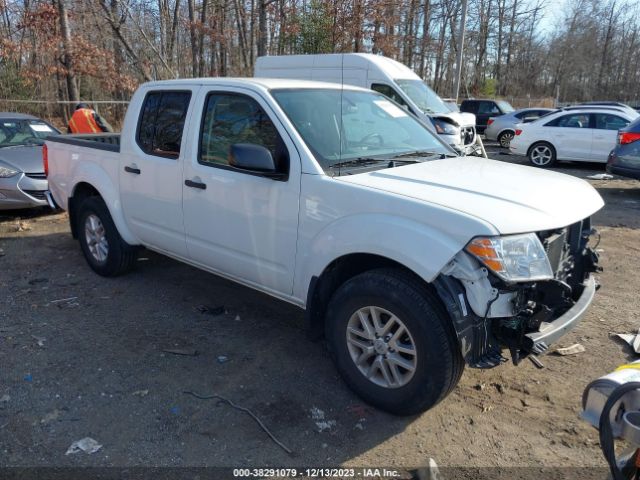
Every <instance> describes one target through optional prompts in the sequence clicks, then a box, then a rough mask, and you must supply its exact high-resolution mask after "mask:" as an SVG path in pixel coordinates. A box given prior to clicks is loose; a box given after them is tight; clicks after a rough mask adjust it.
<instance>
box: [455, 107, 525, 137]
mask: <svg viewBox="0 0 640 480" xmlns="http://www.w3.org/2000/svg"><path fill="white" fill-rule="evenodd" d="M460 111H461V112H467V113H472V114H474V115H475V116H476V131H477V132H478V133H484V131H485V129H486V128H487V123H488V120H489V118H491V117H497V116H499V115H504V114H505V113H511V112H513V111H514V108H513V107H512V106H511V104H510V103H509V102H505V101H504V100H486V99H482V100H480V99H475V98H469V99H466V100H463V101H462V103H461V104H460Z"/></svg>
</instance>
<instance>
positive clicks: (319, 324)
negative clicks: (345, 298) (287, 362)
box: [305, 253, 429, 340]
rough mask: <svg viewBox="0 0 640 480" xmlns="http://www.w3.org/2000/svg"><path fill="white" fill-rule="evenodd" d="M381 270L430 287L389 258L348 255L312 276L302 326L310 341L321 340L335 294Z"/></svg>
mask: <svg viewBox="0 0 640 480" xmlns="http://www.w3.org/2000/svg"><path fill="white" fill-rule="evenodd" d="M380 268H393V269H395V270H398V271H402V272H404V273H405V274H407V275H409V276H411V277H413V278H415V280H416V281H418V282H420V283H422V284H424V285H425V287H427V286H429V283H428V282H427V281H425V280H424V279H423V278H422V277H421V276H420V275H418V274H417V273H416V272H415V271H413V270H411V269H410V268H408V267H407V266H405V265H403V264H402V263H400V262H398V261H396V260H393V259H391V258H388V257H385V256H382V255H376V254H371V253H350V254H346V255H343V256H341V257H338V258H336V259H335V260H333V261H332V262H331V263H329V265H327V266H326V267H325V269H324V270H323V271H322V273H321V274H320V275H318V276H313V277H312V278H311V282H310V285H309V289H308V291H307V301H306V309H305V322H306V325H307V332H308V335H309V338H311V339H313V340H319V339H321V338H322V337H323V336H324V326H325V314H326V311H327V305H328V303H329V300H330V299H331V297H332V295H333V294H334V293H335V291H336V290H337V289H338V288H339V287H340V286H341V285H343V284H344V283H345V282H346V281H348V280H349V279H351V278H353V277H355V276H356V275H359V274H361V273H364V272H367V271H370V270H376V269H380Z"/></svg>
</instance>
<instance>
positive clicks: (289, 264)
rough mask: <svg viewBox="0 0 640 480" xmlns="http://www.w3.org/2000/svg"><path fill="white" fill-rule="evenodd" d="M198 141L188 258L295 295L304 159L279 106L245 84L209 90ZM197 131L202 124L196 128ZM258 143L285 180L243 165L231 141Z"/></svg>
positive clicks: (188, 194) (187, 217)
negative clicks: (236, 162) (233, 159)
mask: <svg viewBox="0 0 640 480" xmlns="http://www.w3.org/2000/svg"><path fill="white" fill-rule="evenodd" d="M198 105H202V106H203V108H202V109H201V110H200V112H201V113H200V114H199V115H198V120H197V121H198V122H200V128H199V129H198V130H199V131H198V132H197V135H198V137H197V138H195V137H194V138H193V139H192V145H197V146H198V147H197V148H194V149H193V151H192V152H191V153H190V158H189V159H188V161H187V162H186V163H185V170H184V180H185V185H184V186H183V188H184V222H185V231H186V242H187V250H188V253H189V257H190V258H191V259H192V260H193V261H194V262H196V263H198V264H200V265H202V266H204V267H206V268H208V269H210V270H214V271H216V272H218V273H220V274H223V275H226V276H229V277H231V278H233V279H237V280H241V281H244V282H245V283H249V284H253V285H256V286H260V287H263V288H266V289H267V290H271V291H273V292H276V293H279V294H284V295H290V294H291V293H292V291H293V271H294V266H295V254H296V241H297V226H298V201H299V196H300V159H299V157H298V154H297V151H296V149H295V147H294V145H293V143H292V141H291V139H290V138H289V137H288V135H287V133H286V131H285V130H284V128H283V127H282V125H281V124H280V122H279V121H278V119H277V118H276V117H275V115H274V113H273V111H272V110H271V109H270V108H269V106H268V105H267V104H266V102H264V100H262V99H261V98H260V97H259V96H256V95H255V94H253V93H248V92H247V91H245V90H243V89H237V90H232V91H229V90H227V89H225V91H216V90H213V89H212V90H210V91H204V90H203V92H202V93H201V95H200V96H199V99H198ZM194 130H195V129H194ZM238 143H245V144H246V143H249V144H257V145H262V146H264V147H266V148H267V149H268V150H269V151H270V152H271V154H272V156H273V158H274V160H275V163H276V167H277V169H278V171H279V172H282V173H286V174H287V178H286V179H284V180H283V179H280V180H274V179H272V178H267V177H265V176H261V175H258V174H255V173H251V172H248V171H243V170H240V169H238V168H236V167H234V166H233V165H231V164H230V162H229V150H230V147H231V145H233V144H238Z"/></svg>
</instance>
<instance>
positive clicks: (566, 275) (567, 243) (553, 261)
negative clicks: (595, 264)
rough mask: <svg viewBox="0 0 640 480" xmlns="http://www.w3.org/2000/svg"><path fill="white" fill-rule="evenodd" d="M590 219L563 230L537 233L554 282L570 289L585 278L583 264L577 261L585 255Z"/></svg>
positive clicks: (589, 231)
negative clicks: (563, 284)
mask: <svg viewBox="0 0 640 480" xmlns="http://www.w3.org/2000/svg"><path fill="white" fill-rule="evenodd" d="M590 233H591V219H590V218H585V219H584V220H582V221H580V222H576V223H574V224H573V225H570V226H568V227H565V228H560V229H556V230H547V231H544V232H538V238H540V241H541V242H542V245H543V247H544V249H545V251H546V252H547V257H548V258H549V263H550V265H551V270H552V271H553V273H554V277H555V279H556V280H559V281H561V282H565V283H567V284H568V285H570V286H571V287H575V286H576V285H578V284H581V283H582V282H583V281H584V279H585V278H586V274H588V272H585V268H584V265H583V262H581V261H577V259H581V258H582V257H583V256H584V255H585V252H584V250H585V248H586V246H587V242H588V238H589V234H590Z"/></svg>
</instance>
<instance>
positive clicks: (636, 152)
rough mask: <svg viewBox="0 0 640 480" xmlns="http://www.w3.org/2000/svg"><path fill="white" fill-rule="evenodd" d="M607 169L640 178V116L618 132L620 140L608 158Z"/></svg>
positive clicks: (624, 175)
mask: <svg viewBox="0 0 640 480" xmlns="http://www.w3.org/2000/svg"><path fill="white" fill-rule="evenodd" d="M607 171H608V172H609V173H613V174H615V175H622V176H623V177H629V178H635V179H638V180H640V118H636V119H635V120H634V121H633V122H631V123H630V124H629V125H627V126H626V127H625V128H623V129H621V130H620V132H618V142H617V143H616V146H615V148H614V149H613V150H611V153H610V154H609V159H608V160H607Z"/></svg>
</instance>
